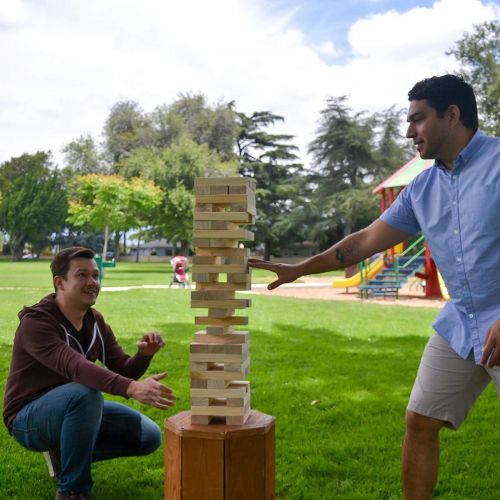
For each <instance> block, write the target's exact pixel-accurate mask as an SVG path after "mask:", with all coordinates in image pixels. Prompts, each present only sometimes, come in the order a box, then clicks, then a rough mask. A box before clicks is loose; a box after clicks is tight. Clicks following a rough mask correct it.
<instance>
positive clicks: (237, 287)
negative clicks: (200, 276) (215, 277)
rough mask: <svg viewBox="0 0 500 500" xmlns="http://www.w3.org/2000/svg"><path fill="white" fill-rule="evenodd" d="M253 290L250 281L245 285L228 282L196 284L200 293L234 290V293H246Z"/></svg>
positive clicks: (199, 282)
mask: <svg viewBox="0 0 500 500" xmlns="http://www.w3.org/2000/svg"><path fill="white" fill-rule="evenodd" d="M251 288H252V283H251V281H250V280H248V281H247V282H245V283H227V282H216V281H212V282H208V281H207V282H202V281H198V282H197V283H196V289H197V290H200V291H204V290H234V291H240V292H242V291H245V290H250V289H251Z"/></svg>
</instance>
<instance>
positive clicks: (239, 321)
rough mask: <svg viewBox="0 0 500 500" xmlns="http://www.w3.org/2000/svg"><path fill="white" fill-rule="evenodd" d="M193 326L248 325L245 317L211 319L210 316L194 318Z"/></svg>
mask: <svg viewBox="0 0 500 500" xmlns="http://www.w3.org/2000/svg"><path fill="white" fill-rule="evenodd" d="M194 324H195V325H221V326H224V325H248V317H247V316H232V317H231V318H211V317H210V316H195V318H194Z"/></svg>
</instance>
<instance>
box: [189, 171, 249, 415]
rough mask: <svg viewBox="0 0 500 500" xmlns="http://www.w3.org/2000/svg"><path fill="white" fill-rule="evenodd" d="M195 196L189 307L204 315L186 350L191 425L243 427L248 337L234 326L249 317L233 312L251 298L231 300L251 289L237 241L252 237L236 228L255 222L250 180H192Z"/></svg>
mask: <svg viewBox="0 0 500 500" xmlns="http://www.w3.org/2000/svg"><path fill="white" fill-rule="evenodd" d="M194 192H195V203H196V205H195V212H194V228H193V246H194V247H195V256H194V257H193V268H192V276H193V281H195V282H196V290H195V291H193V292H192V293H191V307H193V308H202V309H208V314H207V315H206V316H196V317H195V324H197V325H205V327H206V328H205V330H202V331H199V332H197V333H196V334H195V339H194V342H192V343H191V346H190V370H191V422H192V423H193V424H209V423H210V422H211V421H212V420H214V419H215V420H219V421H220V420H221V419H225V423H226V424H228V425H242V424H244V423H245V421H246V420H247V418H248V416H249V414H250V382H248V381H246V380H244V379H245V377H246V376H247V374H248V372H249V366H250V365H249V363H250V352H249V333H248V332H247V331H236V330H235V328H234V327H235V325H246V324H248V317H246V316H241V315H235V312H236V310H239V309H244V308H246V307H249V306H250V300H249V299H243V298H236V291H238V290H249V289H250V287H251V282H250V274H249V272H248V270H247V260H248V256H249V250H248V249H246V248H242V245H240V242H241V241H245V240H253V233H252V232H251V231H248V230H246V229H245V228H241V227H240V226H245V225H249V224H254V222H255V181H254V180H253V179H249V178H245V177H224V178H197V179H196V180H195V187H194ZM224 278H225V279H224Z"/></svg>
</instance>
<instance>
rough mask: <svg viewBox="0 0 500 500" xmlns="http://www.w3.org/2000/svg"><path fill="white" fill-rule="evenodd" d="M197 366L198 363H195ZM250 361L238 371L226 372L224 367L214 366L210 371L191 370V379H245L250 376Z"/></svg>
mask: <svg viewBox="0 0 500 500" xmlns="http://www.w3.org/2000/svg"><path fill="white" fill-rule="evenodd" d="M193 364H197V363H193ZM248 364H249V359H248V358H247V360H246V361H245V363H243V364H242V365H241V366H240V368H239V369H238V370H232V371H229V370H225V369H224V365H216V364H214V365H213V366H212V367H211V368H210V369H209V370H193V369H192V368H190V370H191V378H193V379H201V380H238V379H241V378H245V377H246V376H247V374H248Z"/></svg>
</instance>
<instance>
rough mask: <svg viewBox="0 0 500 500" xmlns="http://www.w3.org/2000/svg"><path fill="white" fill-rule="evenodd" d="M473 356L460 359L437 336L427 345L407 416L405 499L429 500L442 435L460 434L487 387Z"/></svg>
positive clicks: (403, 477) (435, 473)
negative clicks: (447, 431) (442, 432)
mask: <svg viewBox="0 0 500 500" xmlns="http://www.w3.org/2000/svg"><path fill="white" fill-rule="evenodd" d="M489 381H490V377H489V375H488V373H487V372H486V370H485V369H484V368H483V367H482V366H479V365H476V364H475V362H474V358H473V356H472V355H471V356H469V358H467V359H462V358H461V357H460V356H458V354H456V353H455V352H454V351H453V349H451V347H450V346H449V345H448V343H447V342H446V341H445V340H444V339H442V338H441V337H440V336H439V335H437V334H435V335H433V336H432V337H431V338H430V339H429V342H428V343H427V345H426V347H425V350H424V353H423V355H422V360H421V362H420V366H419V369H418V373H417V377H416V379H415V384H414V386H413V390H412V392H411V396H410V401H409V403H408V408H407V414H406V434H405V440H404V445H403V454H402V461H401V462H402V463H401V467H402V470H401V473H402V479H403V490H404V498H405V500H429V499H430V498H431V494H432V490H433V488H434V486H435V484H436V482H437V477H438V468H439V430H440V429H441V427H443V426H446V427H449V428H451V429H454V430H456V429H458V428H459V427H460V425H461V424H462V422H463V421H464V420H465V417H466V416H467V413H468V412H469V410H470V409H471V408H472V406H473V405H474V403H475V401H476V399H477V398H478V397H479V395H480V394H481V393H482V391H483V390H484V388H485V387H486V386H487V385H488V383H489Z"/></svg>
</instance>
